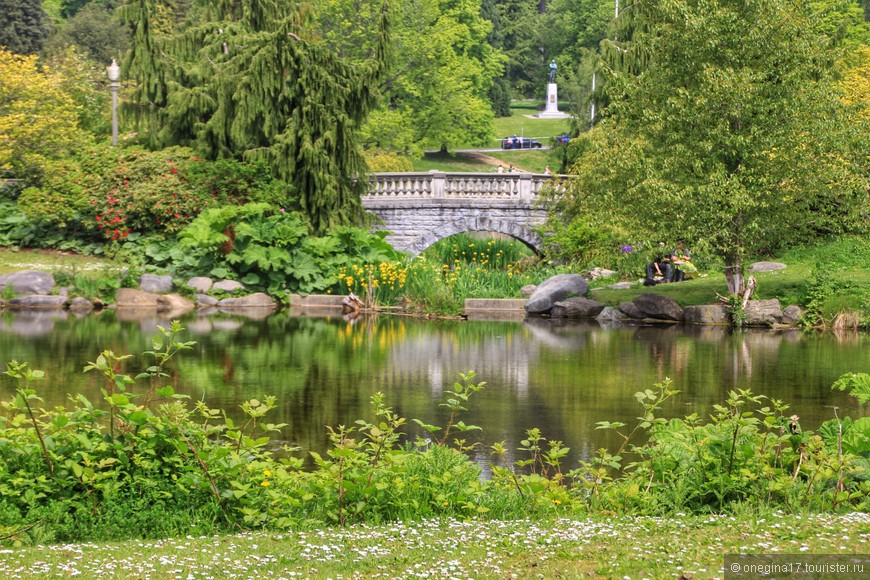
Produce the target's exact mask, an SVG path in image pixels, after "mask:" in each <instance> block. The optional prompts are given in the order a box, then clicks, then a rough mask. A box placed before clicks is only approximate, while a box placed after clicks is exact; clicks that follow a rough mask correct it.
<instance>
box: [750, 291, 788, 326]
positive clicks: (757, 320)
mask: <svg viewBox="0 0 870 580" xmlns="http://www.w3.org/2000/svg"><path fill="white" fill-rule="evenodd" d="M745 310H746V325H747V326H773V325H774V324H780V323H781V322H782V307H781V306H780V305H779V300H777V299H776V298H773V299H771V300H750V301H749V302H748V303H747V304H746V309H745Z"/></svg>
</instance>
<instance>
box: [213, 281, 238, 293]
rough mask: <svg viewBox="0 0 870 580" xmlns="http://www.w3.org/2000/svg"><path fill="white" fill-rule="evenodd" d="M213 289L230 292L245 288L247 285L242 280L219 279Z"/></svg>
mask: <svg viewBox="0 0 870 580" xmlns="http://www.w3.org/2000/svg"><path fill="white" fill-rule="evenodd" d="M211 289H212V290H214V291H217V290H220V291H221V292H226V293H228V294H229V293H232V292H235V291H236V290H244V289H245V286H244V284H242V283H241V282H237V281H235V280H218V281H217V282H215V283H214V284H213V285H212V287H211Z"/></svg>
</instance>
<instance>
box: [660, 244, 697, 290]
mask: <svg viewBox="0 0 870 580" xmlns="http://www.w3.org/2000/svg"><path fill="white" fill-rule="evenodd" d="M669 260H670V264H669V266H670V268H669V269H670V276H667V277H666V279H667V281H668V282H682V281H683V280H686V279H687V278H691V277H692V274H696V273H697V272H698V269H697V268H696V267H695V265H694V264H692V255H691V253H690V252H689V248H687V247H686V245H685V244H684V243H683V240H679V241H678V242H677V246H676V247H675V248H674V249H673V251H671V256H670V258H669Z"/></svg>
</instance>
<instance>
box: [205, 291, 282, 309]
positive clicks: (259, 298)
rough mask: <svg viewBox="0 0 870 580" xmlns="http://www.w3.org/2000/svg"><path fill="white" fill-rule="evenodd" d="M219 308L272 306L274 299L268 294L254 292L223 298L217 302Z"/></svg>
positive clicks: (273, 305)
mask: <svg viewBox="0 0 870 580" xmlns="http://www.w3.org/2000/svg"><path fill="white" fill-rule="evenodd" d="M218 306H219V307H220V308H222V309H223V308H228V309H231V308H274V307H275V306H276V304H275V301H274V300H272V298H271V297H270V296H269V295H268V294H263V293H262V292H256V293H254V294H250V295H248V296H239V297H238V298H224V299H223V300H221V301H220V302H218Z"/></svg>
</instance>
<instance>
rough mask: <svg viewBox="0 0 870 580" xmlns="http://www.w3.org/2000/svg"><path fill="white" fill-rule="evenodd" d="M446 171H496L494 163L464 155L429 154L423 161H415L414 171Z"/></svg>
mask: <svg viewBox="0 0 870 580" xmlns="http://www.w3.org/2000/svg"><path fill="white" fill-rule="evenodd" d="M433 169H434V170H437V171H445V172H454V171H455V172H461V171H467V172H470V173H490V172H493V171H495V167H494V166H493V164H492V163H488V162H486V161H480V160H478V159H475V158H474V157H473V156H470V155H466V154H463V153H427V154H426V155H424V156H423V159H418V160H415V161H414V171H431V170H433Z"/></svg>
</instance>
